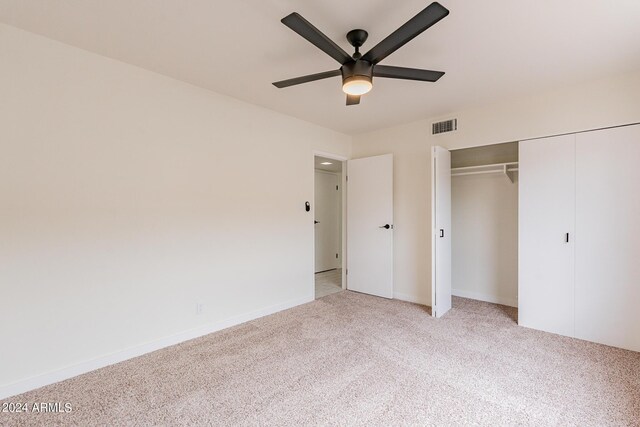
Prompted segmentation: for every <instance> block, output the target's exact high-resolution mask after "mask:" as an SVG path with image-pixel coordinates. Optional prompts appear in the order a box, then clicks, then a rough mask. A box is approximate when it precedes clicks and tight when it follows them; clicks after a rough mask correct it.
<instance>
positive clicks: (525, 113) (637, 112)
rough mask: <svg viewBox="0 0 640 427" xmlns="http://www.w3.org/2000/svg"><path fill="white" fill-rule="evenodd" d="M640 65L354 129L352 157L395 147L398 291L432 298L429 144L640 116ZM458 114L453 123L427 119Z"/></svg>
mask: <svg viewBox="0 0 640 427" xmlns="http://www.w3.org/2000/svg"><path fill="white" fill-rule="evenodd" d="M639 98H640V73H635V74H631V75H623V76H610V77H608V78H606V79H603V80H599V81H594V82H586V83H581V84H576V85H575V86H571V87H565V88H561V89H558V90H554V91H550V92H546V93H541V94H536V95H532V96H529V97H524V98H519V99H513V100H507V101H504V102H501V103H498V104H494V105H487V106H482V107H479V108H475V109H470V110H466V111H460V112H452V113H451V114H447V115H444V116H441V117H436V118H432V119H425V120H420V121H416V122H412V123H408V124H405V125H401V126H396V127H393V128H388V129H383V130H379V131H374V132H371V133H367V134H362V135H357V136H355V137H354V140H353V152H352V155H353V157H354V158H359V157H367V156H374V155H379V154H384V153H393V154H394V175H395V176H394V180H395V181H394V217H395V222H396V224H395V226H396V230H395V231H394V249H395V257H394V285H395V292H396V294H397V295H396V296H397V297H398V298H402V299H407V300H410V301H416V302H419V303H422V304H428V305H430V304H431V283H430V281H431V266H430V260H431V246H430V245H429V244H428V242H430V237H429V228H430V225H429V224H431V207H430V197H431V196H430V191H431V182H430V176H431V166H430V151H429V147H430V146H432V145H441V146H443V147H446V148H449V149H453V148H464V147H472V146H480V145H487V144H494V143H501V142H511V141H518V140H521V139H526V138H535V137H539V136H544V135H552V134H557V133H565V132H575V131H580V130H586V129H592V128H599V127H605V126H614V125H619V124H626V123H632V122H640V102H638V99H639ZM453 117H456V118H458V131H457V132H454V133H451V134H443V135H436V136H432V135H431V123H433V122H434V121H438V120H441V119H447V118H453Z"/></svg>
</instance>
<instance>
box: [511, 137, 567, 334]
mask: <svg viewBox="0 0 640 427" xmlns="http://www.w3.org/2000/svg"><path fill="white" fill-rule="evenodd" d="M518 168H519V174H520V177H519V185H520V188H519V205H518V206H519V207H518V229H519V232H518V236H519V237H518V239H519V241H518V248H519V249H518V253H519V256H518V277H519V279H518V308H519V310H518V319H519V324H520V325H522V326H526V327H530V328H534V329H540V330H543V331H547V332H553V333H557V334H562V335H568V336H573V334H574V311H573V300H574V267H575V265H574V261H575V258H574V250H573V246H574V243H573V234H574V233H573V231H574V225H575V135H565V136H559V137H552V138H543V139H538V140H532V141H524V142H521V143H520V147H519V165H518ZM567 233H569V241H568V242H567V240H566V238H567Z"/></svg>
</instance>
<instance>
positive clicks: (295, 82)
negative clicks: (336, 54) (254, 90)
mask: <svg viewBox="0 0 640 427" xmlns="http://www.w3.org/2000/svg"><path fill="white" fill-rule="evenodd" d="M340 75H342V72H341V71H340V70H335V71H325V72H323V73H317V74H309V75H308V76H302V77H296V78H293V79H288V80H282V81H279V82H274V83H273V85H274V86H275V87H277V88H279V89H282V88H283V87H289V86H295V85H299V84H302V83H308V82H313V81H316V80H322V79H327V78H329V77H336V76H340Z"/></svg>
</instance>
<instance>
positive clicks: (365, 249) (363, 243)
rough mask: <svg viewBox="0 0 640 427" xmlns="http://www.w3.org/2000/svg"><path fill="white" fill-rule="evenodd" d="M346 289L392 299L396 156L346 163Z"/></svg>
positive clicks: (383, 156)
mask: <svg viewBox="0 0 640 427" xmlns="http://www.w3.org/2000/svg"><path fill="white" fill-rule="evenodd" d="M347 288H348V289H349V290H352V291H357V292H364V293H366V294H371V295H377V296H380V297H385V298H393V155H392V154H385V155H382V156H376V157H367V158H364V159H356V160H349V161H348V162H347Z"/></svg>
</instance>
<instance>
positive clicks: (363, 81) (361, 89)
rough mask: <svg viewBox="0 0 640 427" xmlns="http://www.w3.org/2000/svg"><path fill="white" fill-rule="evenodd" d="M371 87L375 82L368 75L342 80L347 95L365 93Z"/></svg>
mask: <svg viewBox="0 0 640 427" xmlns="http://www.w3.org/2000/svg"><path fill="white" fill-rule="evenodd" d="M371 88H373V84H372V82H371V77H368V76H351V77H347V78H346V79H344V80H343V81H342V91H343V92H344V93H346V94H347V95H358V96H359V95H364V94H365V93H368V92H369V91H370V90H371Z"/></svg>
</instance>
